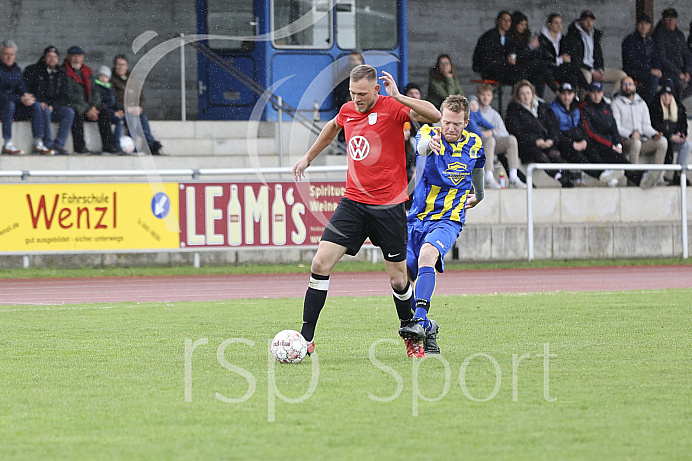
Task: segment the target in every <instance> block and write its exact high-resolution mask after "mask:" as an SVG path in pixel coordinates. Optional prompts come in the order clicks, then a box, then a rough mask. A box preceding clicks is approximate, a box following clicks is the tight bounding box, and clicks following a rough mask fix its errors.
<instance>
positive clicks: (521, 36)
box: [509, 11, 557, 98]
mask: <svg viewBox="0 0 692 461" xmlns="http://www.w3.org/2000/svg"><path fill="white" fill-rule="evenodd" d="M509 33H510V34H512V36H513V38H514V39H513V40H511V42H510V44H511V46H513V47H514V48H513V49H512V50H510V55H515V56H516V58H515V62H516V66H517V72H518V73H519V77H520V78H523V79H526V80H528V81H530V82H531V83H533V86H534V88H536V94H538V97H540V98H542V97H543V93H544V91H545V85H546V84H547V85H548V86H549V87H550V89H551V90H553V92H557V85H556V84H555V79H554V78H553V77H552V75H551V74H550V73H549V72H548V67H547V65H546V63H545V62H543V60H542V59H541V54H540V46H541V44H540V42H539V40H538V36H537V35H532V33H531V29H529V18H527V17H526V15H525V14H524V13H522V12H521V11H515V12H514V13H512V27H511V29H510V31H509Z"/></svg>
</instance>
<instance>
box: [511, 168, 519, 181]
mask: <svg viewBox="0 0 692 461" xmlns="http://www.w3.org/2000/svg"><path fill="white" fill-rule="evenodd" d="M517 179H519V176H517V169H516V168H510V169H509V180H510V181H516V180H517Z"/></svg>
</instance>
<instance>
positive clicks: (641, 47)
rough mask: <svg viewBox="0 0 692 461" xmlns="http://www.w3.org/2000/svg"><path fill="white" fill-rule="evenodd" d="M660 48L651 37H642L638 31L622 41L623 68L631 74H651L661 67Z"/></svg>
mask: <svg viewBox="0 0 692 461" xmlns="http://www.w3.org/2000/svg"><path fill="white" fill-rule="evenodd" d="M660 68H661V60H660V58H659V53H658V48H656V44H655V43H654V41H653V39H652V38H651V37H642V36H641V34H640V33H639V32H638V31H636V30H635V31H634V32H632V33H631V34H629V35H628V36H627V37H625V39H624V40H623V41H622V70H624V71H625V73H626V74H627V75H629V76H635V75H642V74H650V73H651V69H660Z"/></svg>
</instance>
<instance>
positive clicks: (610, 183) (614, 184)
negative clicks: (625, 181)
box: [606, 178, 620, 187]
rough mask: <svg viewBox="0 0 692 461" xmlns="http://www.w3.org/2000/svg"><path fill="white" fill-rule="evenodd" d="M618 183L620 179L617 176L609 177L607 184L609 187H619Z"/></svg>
mask: <svg viewBox="0 0 692 461" xmlns="http://www.w3.org/2000/svg"><path fill="white" fill-rule="evenodd" d="M618 184H620V180H619V179H615V178H613V179H609V180H608V182H606V186H608V187H617V186H618Z"/></svg>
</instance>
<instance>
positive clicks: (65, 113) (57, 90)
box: [24, 46, 74, 155]
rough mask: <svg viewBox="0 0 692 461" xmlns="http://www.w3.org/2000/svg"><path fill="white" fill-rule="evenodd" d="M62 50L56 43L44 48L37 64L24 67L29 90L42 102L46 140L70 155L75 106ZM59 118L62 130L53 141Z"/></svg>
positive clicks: (49, 144)
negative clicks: (67, 145)
mask: <svg viewBox="0 0 692 461" xmlns="http://www.w3.org/2000/svg"><path fill="white" fill-rule="evenodd" d="M59 62H60V53H58V49H57V48H56V47H54V46H49V47H47V48H46V49H45V50H43V56H41V58H40V59H39V60H38V62H37V63H36V64H32V65H30V66H27V68H26V69H24V82H25V83H26V86H27V89H28V91H29V92H30V93H31V94H33V95H34V97H35V98H36V100H37V101H38V102H39V103H40V105H41V112H42V114H43V143H44V145H45V146H46V147H48V148H49V149H53V150H54V151H55V153H56V154H58V155H67V154H68V152H67V150H65V142H67V136H68V135H69V134H70V127H72V122H73V121H74V110H72V108H70V107H68V106H67V105H66V103H67V76H66V75H65V69H64V68H63V67H61V66H58V63H59ZM51 121H54V122H58V133H57V135H56V137H55V140H54V141H51V134H50V129H51V126H50V123H51Z"/></svg>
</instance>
